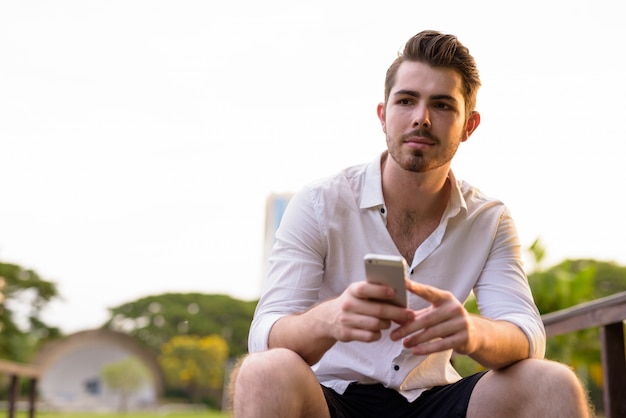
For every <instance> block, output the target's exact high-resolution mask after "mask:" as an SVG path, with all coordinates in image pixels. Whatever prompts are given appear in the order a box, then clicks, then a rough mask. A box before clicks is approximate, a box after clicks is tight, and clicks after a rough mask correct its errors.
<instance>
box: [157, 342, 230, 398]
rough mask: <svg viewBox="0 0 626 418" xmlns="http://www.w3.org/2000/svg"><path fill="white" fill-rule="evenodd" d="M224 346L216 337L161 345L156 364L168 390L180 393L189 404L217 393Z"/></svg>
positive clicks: (224, 359) (222, 375) (224, 351)
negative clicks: (181, 392) (179, 391)
mask: <svg viewBox="0 0 626 418" xmlns="http://www.w3.org/2000/svg"><path fill="white" fill-rule="evenodd" d="M226 360H228V345H227V344H226V341H224V339H223V338H222V337H220V336H219V335H215V334H214V335H209V336H206V337H199V336H192V335H179V336H176V337H173V338H172V339H171V340H170V341H168V342H167V343H165V344H163V347H162V350H161V356H160V357H159V362H160V364H161V367H162V368H163V372H164V373H165V378H166V381H167V384H168V386H169V387H174V388H179V389H183V390H184V391H186V392H187V394H188V396H189V398H190V399H191V400H192V401H193V402H199V401H201V400H202V398H203V397H210V396H211V393H210V391H211V390H212V389H213V390H215V389H217V390H219V389H221V388H222V387H223V384H224V372H225V369H226Z"/></svg>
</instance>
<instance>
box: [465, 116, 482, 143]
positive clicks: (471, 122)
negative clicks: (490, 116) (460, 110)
mask: <svg viewBox="0 0 626 418" xmlns="http://www.w3.org/2000/svg"><path fill="white" fill-rule="evenodd" d="M478 125H480V113H478V112H476V111H473V112H472V113H471V114H470V116H469V118H467V123H466V124H465V134H464V135H463V141H467V139H468V138H469V137H470V136H471V135H472V133H473V132H474V131H475V130H476V128H478Z"/></svg>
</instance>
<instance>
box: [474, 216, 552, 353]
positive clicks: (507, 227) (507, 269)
mask: <svg viewBox="0 0 626 418" xmlns="http://www.w3.org/2000/svg"><path fill="white" fill-rule="evenodd" d="M474 293H475V295H476V301H477V303H478V309H479V310H480V313H481V315H484V316H485V317H488V318H492V319H496V320H503V321H508V322H511V323H513V324H515V325H517V326H518V327H519V328H520V329H521V330H522V331H523V332H524V333H525V334H526V336H527V338H528V341H529V345H530V350H529V357H534V358H543V357H544V355H545V345H546V334H545V329H544V326H543V322H542V320H541V315H540V313H539V310H538V309H537V306H536V305H535V302H534V299H533V296H532V293H531V289H530V286H529V284H528V279H527V277H526V275H525V273H524V271H523V267H522V262H521V245H520V243H519V238H518V235H517V230H516V227H515V223H514V221H513V219H512V218H511V216H510V214H509V211H508V210H506V209H505V210H503V212H502V214H501V216H500V220H499V222H498V226H497V228H496V232H495V237H494V240H493V246H492V249H491V254H489V257H488V259H487V262H486V264H485V266H484V269H483V271H482V274H481V276H480V278H479V280H478V281H477V283H476V285H475V287H474Z"/></svg>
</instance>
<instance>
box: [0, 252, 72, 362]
mask: <svg viewBox="0 0 626 418" xmlns="http://www.w3.org/2000/svg"><path fill="white" fill-rule="evenodd" d="M0 288H1V291H2V293H1V296H2V297H1V298H0V337H1V338H0V358H4V359H8V360H11V361H17V362H24V363H27V362H29V361H30V360H31V358H32V356H33V354H34V350H35V348H36V346H37V344H38V343H41V342H43V341H44V340H47V339H49V338H56V337H58V336H59V335H60V334H61V333H60V331H59V329H58V328H55V327H49V326H47V325H46V324H45V323H44V322H43V321H42V320H41V317H40V316H41V310H42V309H43V308H44V307H45V306H46V304H47V303H48V302H50V301H51V300H53V299H54V298H56V297H58V294H57V288H56V284H55V283H53V282H50V281H46V280H43V279H42V278H41V277H39V275H38V274H37V273H35V272H34V271H33V270H26V269H24V268H22V267H20V266H18V265H16V264H9V263H0Z"/></svg>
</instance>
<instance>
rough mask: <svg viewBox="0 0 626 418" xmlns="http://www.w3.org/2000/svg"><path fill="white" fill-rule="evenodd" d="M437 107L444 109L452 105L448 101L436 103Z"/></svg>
mask: <svg viewBox="0 0 626 418" xmlns="http://www.w3.org/2000/svg"><path fill="white" fill-rule="evenodd" d="M435 107H436V108H437V109H443V110H446V109H452V108H451V107H450V105H448V104H447V103H435Z"/></svg>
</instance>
